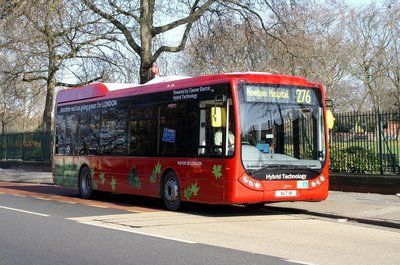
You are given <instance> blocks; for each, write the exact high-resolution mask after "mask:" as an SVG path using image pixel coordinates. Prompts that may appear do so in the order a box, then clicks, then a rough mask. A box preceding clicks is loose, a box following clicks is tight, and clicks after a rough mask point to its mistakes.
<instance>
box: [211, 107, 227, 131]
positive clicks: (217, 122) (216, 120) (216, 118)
mask: <svg viewBox="0 0 400 265" xmlns="http://www.w3.org/2000/svg"><path fill="white" fill-rule="evenodd" d="M224 118H225V117H224V108H221V107H212V108H211V126H212V127H214V128H220V127H223V126H224Z"/></svg>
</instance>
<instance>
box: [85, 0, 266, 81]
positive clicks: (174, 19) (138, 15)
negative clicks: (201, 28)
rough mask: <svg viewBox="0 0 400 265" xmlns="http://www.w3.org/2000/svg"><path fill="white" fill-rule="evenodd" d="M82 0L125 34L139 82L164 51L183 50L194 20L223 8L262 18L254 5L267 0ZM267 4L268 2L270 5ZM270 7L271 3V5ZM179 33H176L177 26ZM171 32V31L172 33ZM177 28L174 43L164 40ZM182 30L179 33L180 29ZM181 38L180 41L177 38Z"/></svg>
mask: <svg viewBox="0 0 400 265" xmlns="http://www.w3.org/2000/svg"><path fill="white" fill-rule="evenodd" d="M83 2H84V3H85V4H86V5H87V6H88V7H89V8H90V9H91V10H93V12H95V13H96V14H98V15H99V16H100V17H102V18H103V19H105V20H107V21H108V22H109V23H111V24H113V25H114V26H115V27H116V28H117V29H118V30H119V31H120V32H121V33H122V34H123V36H124V38H125V40H126V42H127V43H128V45H129V46H130V47H131V49H132V51H133V52H134V53H136V54H137V55H138V57H139V58H140V70H139V75H140V83H145V82H147V81H149V80H150V79H152V77H153V74H152V72H151V68H152V66H153V64H154V63H155V62H156V61H157V59H158V58H159V57H160V55H161V54H163V53H165V52H169V53H177V52H180V51H182V50H184V48H185V46H186V43H187V40H188V37H189V35H190V32H191V31H192V29H193V26H194V24H195V23H196V22H197V21H199V19H200V18H202V17H204V16H205V15H206V14H207V13H208V15H209V16H212V15H214V16H215V17H216V18H218V17H219V15H220V14H221V12H223V10H224V9H229V10H230V12H237V13H238V14H240V15H244V14H248V15H250V14H251V15H252V16H254V17H256V18H258V19H259V20H260V21H262V19H261V16H260V15H259V14H258V13H257V12H255V11H254V8H255V6H257V5H258V6H259V7H261V6H262V5H263V7H265V3H268V1H257V3H255V2H254V1H238V0H227V1H218V0H176V1H166V0H165V1H158V2H156V1H155V0H137V1H130V2H121V1H117V0H111V1H90V0H83ZM267 7H268V5H267ZM269 7H271V6H270V5H269ZM179 29H181V31H178V32H180V36H179V37H176V36H177V34H176V32H177V30H179ZM171 32H172V33H171ZM174 32H175V37H174V40H175V41H174V42H175V44H171V45H168V44H165V41H163V40H165V35H166V34H168V33H171V34H173V33H174ZM178 34H179V33H178ZM176 40H178V41H176Z"/></svg>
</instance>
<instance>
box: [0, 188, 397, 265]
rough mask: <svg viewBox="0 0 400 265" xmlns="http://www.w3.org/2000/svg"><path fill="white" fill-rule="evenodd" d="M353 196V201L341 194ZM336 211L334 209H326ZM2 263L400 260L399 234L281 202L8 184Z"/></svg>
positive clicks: (0, 237)
mask: <svg viewBox="0 0 400 265" xmlns="http://www.w3.org/2000/svg"><path fill="white" fill-rule="evenodd" d="M343 203H346V202H343ZM327 210H328V209H327ZM0 224H1V228H0V246H1V247H0V265H3V264H96V265H97V264H185V265H187V264H229V265H231V264H240V265H243V264H246V265H247V264H294V263H300V264H398V261H399V260H400V244H399V242H400V232H399V230H398V229H388V228H383V227H378V226H370V225H362V224H358V223H352V222H347V221H346V220H336V219H329V218H322V217H317V216H310V215H305V214H301V213H299V212H298V211H295V210H292V209H289V208H288V209H287V210H285V211H282V209H280V210H277V209H276V208H274V207H264V208H262V209H256V210H249V209H246V208H243V207H227V206H226V207H217V206H209V205H199V204H188V205H185V207H184V208H183V211H182V212H177V213H176V212H168V211H165V210H164V208H163V207H162V203H161V201H160V200H156V199H151V198H144V197H138V196H125V195H117V194H115V195H109V194H100V195H98V196H97V197H96V200H83V199H81V198H79V195H78V193H77V191H76V190H73V189H65V188H61V187H57V186H53V185H35V184H18V183H6V182H2V184H1V187H0Z"/></svg>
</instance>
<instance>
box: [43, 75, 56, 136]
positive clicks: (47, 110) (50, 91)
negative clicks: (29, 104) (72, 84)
mask: <svg viewBox="0 0 400 265" xmlns="http://www.w3.org/2000/svg"><path fill="white" fill-rule="evenodd" d="M55 87H56V82H55V78H54V77H53V78H52V79H51V80H49V82H47V87H46V88H47V92H46V103H45V107H44V111H43V120H42V124H43V132H49V131H51V113H52V111H53V99H54V91H55Z"/></svg>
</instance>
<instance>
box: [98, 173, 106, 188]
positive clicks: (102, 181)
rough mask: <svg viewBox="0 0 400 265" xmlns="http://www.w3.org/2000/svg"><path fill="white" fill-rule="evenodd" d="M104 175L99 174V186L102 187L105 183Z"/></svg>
mask: <svg viewBox="0 0 400 265" xmlns="http://www.w3.org/2000/svg"><path fill="white" fill-rule="evenodd" d="M104 175H105V173H104V172H100V175H99V179H100V180H101V184H102V185H104V184H105V183H106V178H105V176H104Z"/></svg>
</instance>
